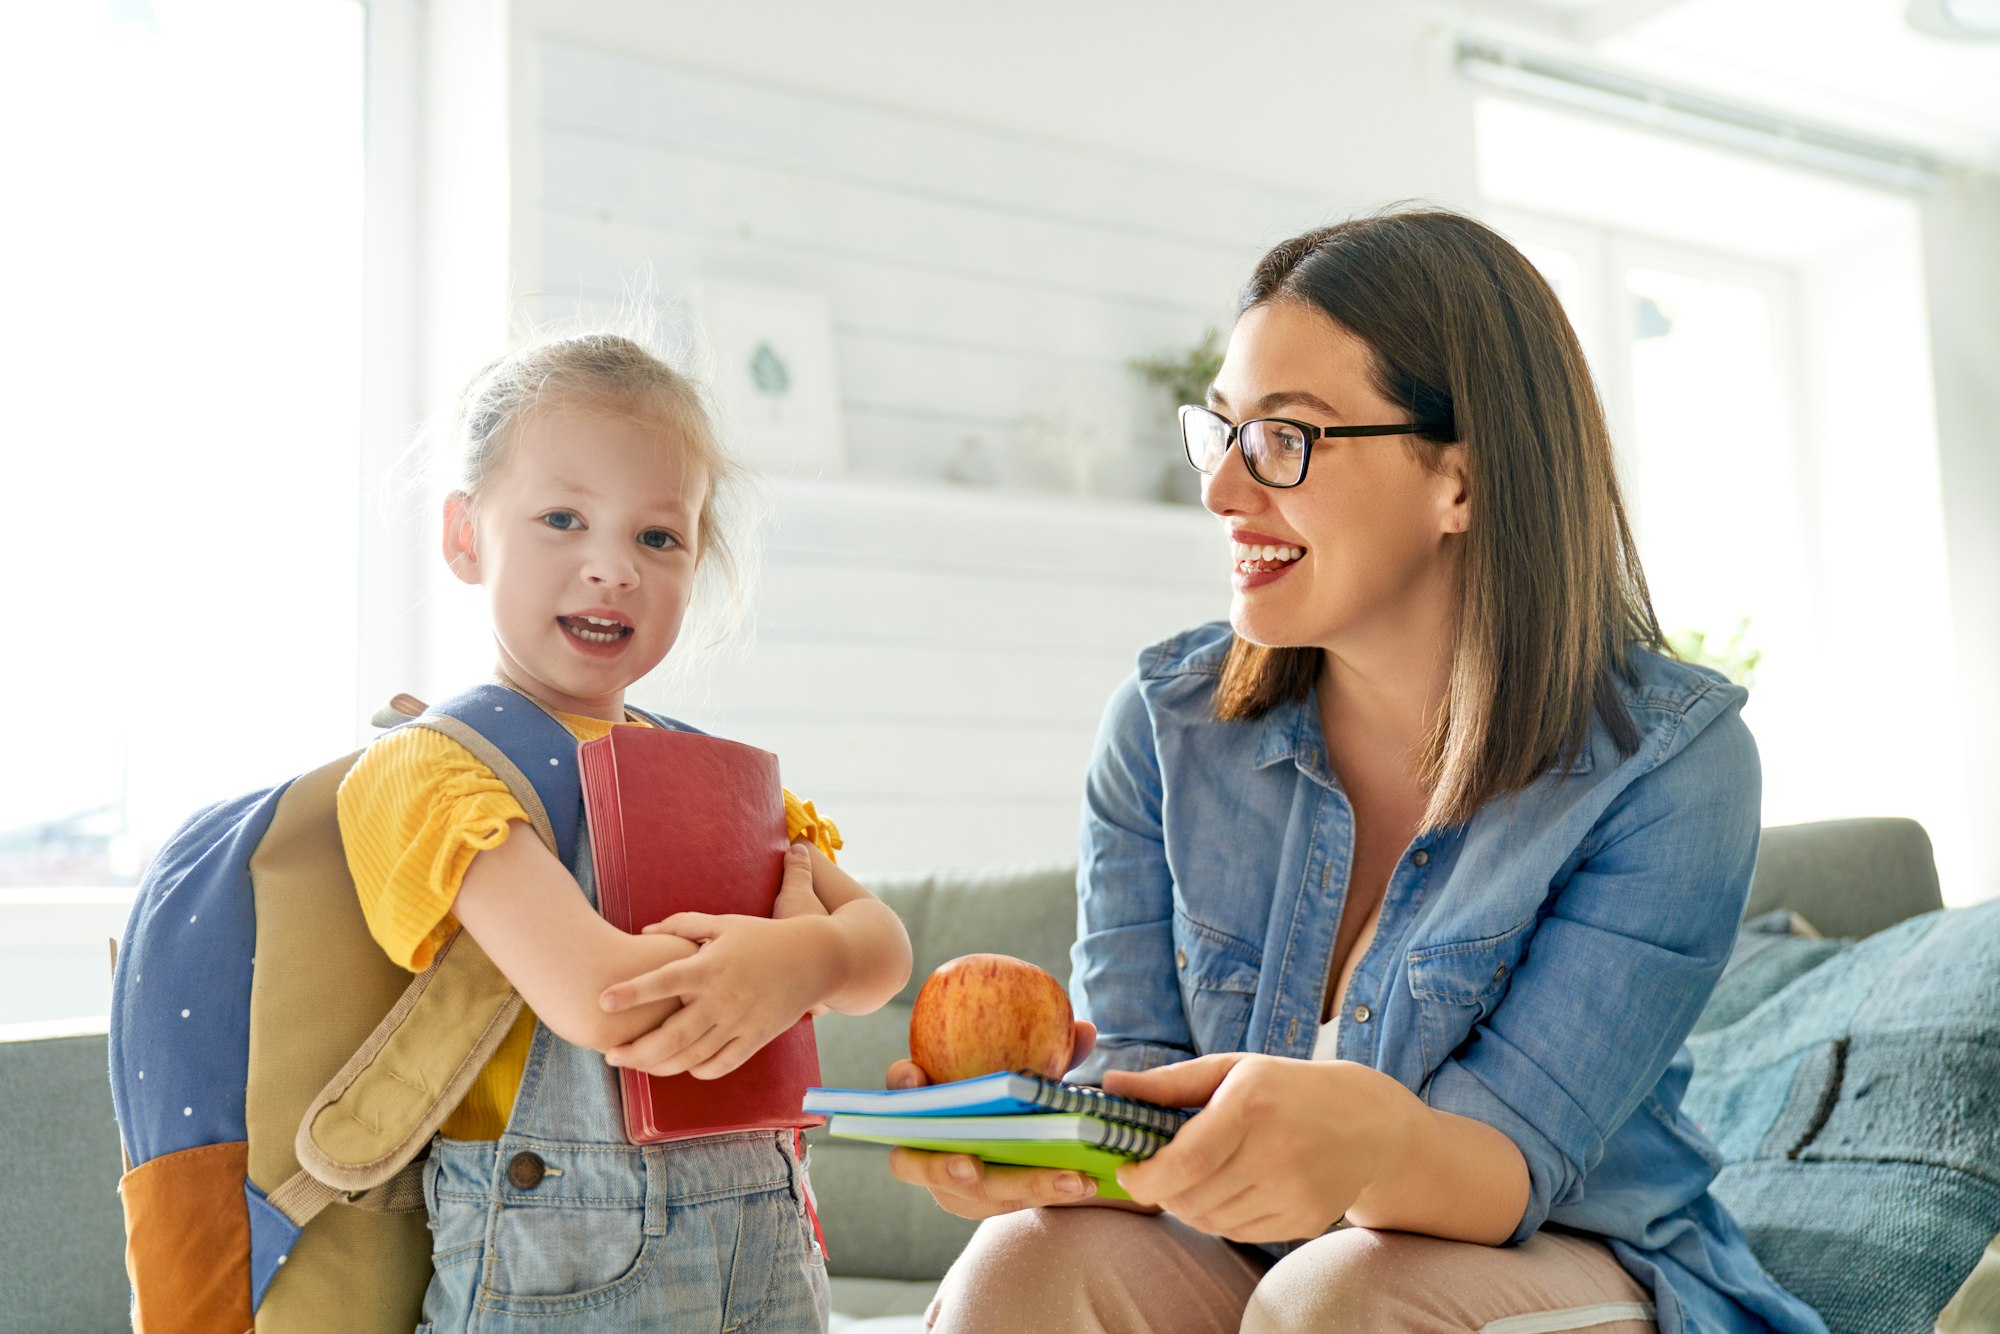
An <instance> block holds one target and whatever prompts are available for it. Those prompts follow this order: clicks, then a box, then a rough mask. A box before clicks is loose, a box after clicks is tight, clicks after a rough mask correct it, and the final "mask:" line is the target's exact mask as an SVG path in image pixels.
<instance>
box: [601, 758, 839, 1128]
mask: <svg viewBox="0 0 2000 1334" xmlns="http://www.w3.org/2000/svg"><path fill="white" fill-rule="evenodd" d="M577 753H578V758H579V768H580V769H581V772H582V775H583V804H584V814H585V817H586V822H587V824H588V825H589V830H590V856H591V862H592V865H593V867H594V869H595V872H596V877H597V907H598V911H599V912H601V913H602V914H603V915H604V917H605V919H606V920H607V921H609V922H610V923H611V924H612V925H613V926H616V927H619V928H620V929H622V930H625V931H630V932H635V933H636V932H637V931H638V930H639V929H640V928H641V927H644V926H647V925H649V924H651V923H653V922H657V921H660V920H662V919H663V918H667V917H671V916H673V914H675V913H677V912H704V913H741V914H745V915H749V916H754V917H769V916H770V915H771V907H772V905H773V904H774V903H775V902H776V900H777V897H778V882H779V880H780V879H781V878H782V877H783V875H784V866H785V848H786V846H787V840H786V837H785V796H784V790H783V789H782V788H781V787H780V786H779V785H778V757H777V756H775V755H773V754H771V753H770V752H769V751H763V750H759V749H757V748H756V747H755V746H745V745H742V744H740V743H738V742H735V741H724V740H723V739H722V738H720V737H712V736H701V735H699V734H696V733H693V732H673V731H668V730H666V729H664V728H654V727H614V728H612V729H611V733H610V735H608V736H605V737H602V738H600V739H599V740H596V741H587V742H585V743H583V744H582V745H581V746H579V747H578V748H577ZM817 1083H819V1047H818V1045H817V1044H816V1043H815V1042H814V1040H813V1025H812V1018H811V1016H809V1015H808V1016H801V1018H800V1019H799V1022H798V1023H796V1024H794V1025H793V1026H792V1027H791V1028H789V1029H787V1030H786V1031H785V1032H783V1033H781V1034H779V1035H778V1036H777V1037H775V1038H773V1039H772V1040H771V1041H770V1042H769V1043H767V1044H766V1045H765V1046H764V1048H763V1049H762V1050H761V1051H759V1052H758V1053H757V1054H756V1055H754V1056H752V1057H751V1058H750V1059H749V1060H747V1061H745V1062H744V1063H743V1064H742V1065H740V1066H738V1067H737V1068H736V1069H734V1070H732V1071H730V1072H729V1073H728V1074H726V1075H724V1076H723V1077H722V1078H720V1079H696V1078H695V1077H694V1076H693V1075H669V1076H665V1077H662V1076H658V1075H649V1074H645V1073H643V1072H641V1071H638V1070H620V1071H619V1072H618V1084H619V1092H620V1093H621V1094H622V1095H623V1100H624V1104H625V1135H626V1138H628V1139H630V1140H631V1141H632V1142H633V1143H634V1144H651V1143H655V1142H657V1141H659V1140H668V1139H684V1138H686V1137H688V1136H690V1135H712V1134H719V1133H721V1132H724V1131H730V1130H759V1129H767V1128H769V1129H798V1128H801V1127H805V1126H817V1125H822V1124H824V1123H825V1119H826V1118H824V1117H820V1116H813V1115H810V1114H808V1113H806V1112H804V1111H802V1110H801V1108H800V1104H801V1103H802V1102H803V1101H804V1100H805V1093H806V1090H807V1089H808V1088H811V1087H812V1086H813V1085H815V1084H817Z"/></svg>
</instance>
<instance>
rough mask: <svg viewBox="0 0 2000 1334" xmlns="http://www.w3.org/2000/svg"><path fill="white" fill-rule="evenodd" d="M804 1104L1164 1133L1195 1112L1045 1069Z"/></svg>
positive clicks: (811, 1098)
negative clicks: (1049, 1074)
mask: <svg viewBox="0 0 2000 1334" xmlns="http://www.w3.org/2000/svg"><path fill="white" fill-rule="evenodd" d="M805 1110H806V1111H808V1112H812V1113H815V1114H817V1115H821V1116H827V1115H832V1114H834V1113H836V1112H843V1113H857V1112H858V1113H861V1114H862V1115H866V1116H929V1117H954V1116H1019V1115H1033V1114H1038V1113H1046V1112H1066V1113H1072V1114H1082V1115H1086V1116H1094V1117H1097V1118H1099V1119H1100V1120H1104V1121H1112V1122H1116V1123H1117V1124H1119V1125H1126V1126H1137V1127H1139V1128H1140V1129H1142V1130H1150V1131H1152V1132H1153V1133H1154V1134H1156V1135H1166V1136H1171V1135H1172V1134H1173V1133H1174V1132H1175V1131H1177V1130H1179V1129H1180V1128H1181V1126H1182V1124H1183V1123H1185V1122H1186V1121H1187V1119H1188V1118H1189V1117H1190V1116H1192V1115H1194V1113H1193V1112H1189V1111H1183V1110H1182V1109H1180V1108H1178V1107H1162V1106H1160V1105H1159V1104H1157V1103H1151V1102H1141V1101H1139V1100H1138V1099H1136V1098H1119V1097H1114V1096H1113V1095H1112V1094H1109V1093H1106V1092H1105V1091H1104V1090H1103V1089H1096V1088H1090V1087H1087V1086H1086V1085H1083V1084H1065V1083H1063V1082H1062V1081H1061V1080H1056V1079H1045V1078H1043V1077H1042V1076H1041V1075H1035V1074H1025V1073H1011V1072H1008V1071H1005V1070H1003V1071H1001V1072H1000V1073H998V1074H992V1075H981V1076H979V1077H978V1078H977V1079H960V1080H957V1081H955V1082H953V1083H950V1084H930V1085H927V1086H925V1087H923V1088H914V1089H830V1088H811V1089H807V1090H806V1101H805Z"/></svg>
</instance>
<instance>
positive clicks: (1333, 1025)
mask: <svg viewBox="0 0 2000 1334" xmlns="http://www.w3.org/2000/svg"><path fill="white" fill-rule="evenodd" d="M1339 1046H1340V1016H1339V1015H1337V1014H1336V1015H1335V1016H1333V1018H1331V1019H1329V1020H1327V1021H1326V1022H1325V1023H1323V1024H1321V1025H1320V1026H1319V1037H1318V1038H1316V1039H1314V1041H1313V1054H1312V1059H1313V1060H1315V1061H1331V1060H1333V1059H1334V1051H1335V1049H1336V1048H1338V1047H1339Z"/></svg>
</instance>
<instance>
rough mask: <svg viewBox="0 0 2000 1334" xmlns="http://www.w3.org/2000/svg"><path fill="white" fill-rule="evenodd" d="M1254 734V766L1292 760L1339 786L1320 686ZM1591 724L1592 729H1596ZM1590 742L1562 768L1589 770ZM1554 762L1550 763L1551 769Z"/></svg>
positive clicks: (1277, 710)
mask: <svg viewBox="0 0 2000 1334" xmlns="http://www.w3.org/2000/svg"><path fill="white" fill-rule="evenodd" d="M1260 725H1261V728H1262V731H1261V732H1260V733H1259V735H1258V738H1257V753H1256V756H1255V758H1253V759H1252V760H1251V764H1252V766H1253V767H1255V768H1258V769H1268V768H1270V767H1271V766H1272V765H1274V764H1276V763H1278V762H1279V761H1281V760H1291V761H1293V762H1294V763H1295V764H1297V765H1298V769H1299V772H1300V773H1302V774H1304V775H1305V776H1306V777H1308V778H1310V779H1312V780H1313V781H1314V782H1315V783H1318V784H1319V785H1320V786H1321V787H1327V788H1334V789H1338V788H1339V787H1340V779H1339V778H1338V777H1337V776H1336V775H1335V774H1334V772H1333V771H1332V770H1331V769H1330V768H1328V767H1327V763H1326V742H1325V738H1324V737H1323V736H1322V735H1321V734H1320V726H1319V689H1318V687H1314V688H1313V689H1312V690H1309V691H1307V692H1306V695H1305V697H1304V698H1303V699H1293V700H1285V701H1284V702H1282V703H1280V704H1278V705H1276V706H1274V707H1273V708H1272V709H1271V711H1270V712H1269V713H1267V714H1265V715H1264V717H1263V720H1262V723H1261V724H1260ZM1596 730H1597V729H1596V728H1593V729H1592V731H1593V733H1594V732H1595V731H1596ZM1590 752H1591V743H1590V741H1588V740H1586V741H1585V743H1584V745H1583V747H1582V749H1580V750H1579V751H1578V752H1577V756H1576V759H1575V760H1574V761H1572V762H1571V763H1570V764H1569V765H1568V766H1567V767H1566V768H1563V769H1562V772H1564V773H1568V774H1587V773H1589V772H1590V771H1591V767H1592V764H1593V761H1592V759H1591V754H1590ZM1554 767H1555V766H1552V770H1553V768H1554Z"/></svg>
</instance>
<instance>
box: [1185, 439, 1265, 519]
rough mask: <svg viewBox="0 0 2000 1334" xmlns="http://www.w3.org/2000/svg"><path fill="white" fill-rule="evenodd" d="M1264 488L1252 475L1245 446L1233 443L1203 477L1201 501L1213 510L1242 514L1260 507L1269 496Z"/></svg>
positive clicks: (1213, 512) (1211, 511) (1220, 512)
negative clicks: (1245, 455) (1247, 463)
mask: <svg viewBox="0 0 2000 1334" xmlns="http://www.w3.org/2000/svg"><path fill="white" fill-rule="evenodd" d="M1264 492H1265V488H1264V487H1263V486H1262V485H1260V484H1259V483H1258V481H1257V479H1256V478H1254V477H1252V476H1251V475H1250V469H1249V467H1248V466H1247V465H1246V464H1245V463H1244V462H1243V450H1242V447H1241V446H1239V445H1235V444H1232V445H1230V447H1229V448H1228V449H1227V450H1225V451H1224V452H1223V455H1222V461H1221V462H1220V463H1218V464H1216V465H1215V471H1214V472H1212V473H1210V474H1209V475H1208V476H1206V477H1204V478H1202V479H1201V503H1202V505H1203V506H1204V507H1205V508H1206V509H1207V510H1208V512H1209V513H1210V514H1218V515H1220V514H1241V513H1244V512H1245V511H1247V510H1254V509H1257V508H1259V507H1260V506H1261V505H1262V504H1263V503H1264V502H1265V500H1266V499H1267V497H1266V496H1265V494H1264Z"/></svg>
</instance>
